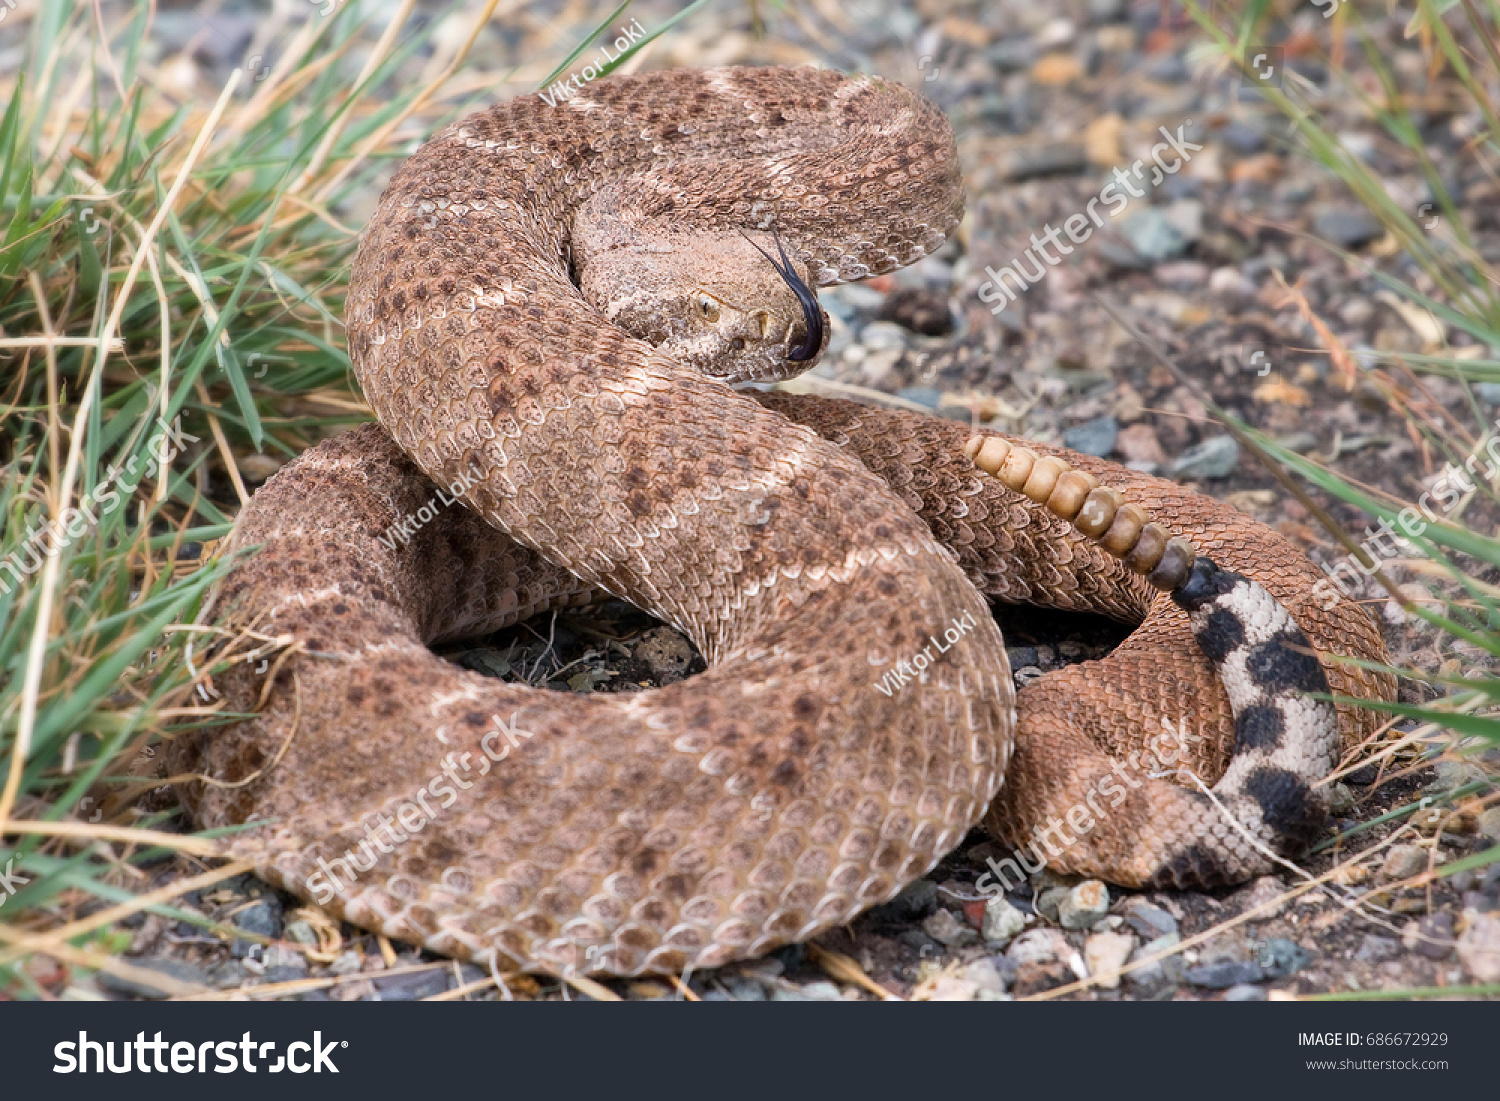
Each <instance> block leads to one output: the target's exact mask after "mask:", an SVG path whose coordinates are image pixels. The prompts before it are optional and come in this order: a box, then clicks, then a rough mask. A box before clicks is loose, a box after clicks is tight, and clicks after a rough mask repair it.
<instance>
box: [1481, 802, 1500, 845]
mask: <svg viewBox="0 0 1500 1101" xmlns="http://www.w3.org/2000/svg"><path fill="white" fill-rule="evenodd" d="M1479 832H1480V833H1481V834H1482V835H1483V836H1485V837H1487V838H1489V839H1490V840H1491V841H1496V842H1500V807H1491V808H1490V809H1489V810H1487V811H1485V812H1484V813H1483V814H1481V815H1480V816H1479Z"/></svg>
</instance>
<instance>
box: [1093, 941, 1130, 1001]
mask: <svg viewBox="0 0 1500 1101" xmlns="http://www.w3.org/2000/svg"><path fill="white" fill-rule="evenodd" d="M1135 944H1136V941H1135V937H1133V936H1131V935H1130V934H1129V933H1095V934H1094V935H1093V936H1091V937H1089V939H1088V940H1087V941H1086V942H1085V943H1084V946H1083V959H1084V963H1085V965H1087V967H1088V971H1089V974H1090V975H1093V976H1094V977H1096V978H1097V979H1098V980H1099V985H1100V986H1102V987H1103V988H1104V989H1106V990H1114V989H1115V988H1116V987H1118V986H1119V985H1120V968H1122V967H1124V966H1125V961H1126V960H1127V959H1129V958H1130V953H1131V952H1132V951H1133V950H1134V949H1135Z"/></svg>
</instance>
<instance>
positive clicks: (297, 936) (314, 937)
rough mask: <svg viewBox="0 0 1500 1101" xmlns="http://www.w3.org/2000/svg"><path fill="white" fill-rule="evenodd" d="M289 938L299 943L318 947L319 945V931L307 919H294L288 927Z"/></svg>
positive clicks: (287, 934) (287, 936)
mask: <svg viewBox="0 0 1500 1101" xmlns="http://www.w3.org/2000/svg"><path fill="white" fill-rule="evenodd" d="M286 938H287V940H294V941H296V942H297V943H298V944H307V945H311V946H312V947H314V948H316V947H317V945H318V931H317V930H316V929H314V928H313V927H312V925H311V924H310V923H309V922H306V921H294V922H292V923H291V924H290V925H288V926H287V927H286Z"/></svg>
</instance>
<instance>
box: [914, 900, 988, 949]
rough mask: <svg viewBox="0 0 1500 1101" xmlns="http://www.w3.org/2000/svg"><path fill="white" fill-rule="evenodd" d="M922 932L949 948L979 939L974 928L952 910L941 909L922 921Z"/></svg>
mask: <svg viewBox="0 0 1500 1101" xmlns="http://www.w3.org/2000/svg"><path fill="white" fill-rule="evenodd" d="M922 932H924V933H926V934H927V935H928V936H929V937H931V938H932V939H933V940H935V941H937V942H938V943H939V944H946V945H947V946H948V947H949V948H954V947H957V946H958V945H960V944H971V943H973V942H974V941H976V940H978V939H979V938H978V935H977V934H976V933H975V932H974V930H973V929H970V928H969V927H968V926H967V925H965V924H964V923H963V922H962V921H960V920H959V919H958V918H957V917H955V916H954V915H953V911H952V910H943V909H940V910H938V911H937V912H936V913H934V914H932V915H931V916H930V917H928V918H927V919H926V920H925V921H923V922H922Z"/></svg>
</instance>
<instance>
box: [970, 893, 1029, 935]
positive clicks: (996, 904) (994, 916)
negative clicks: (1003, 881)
mask: <svg viewBox="0 0 1500 1101" xmlns="http://www.w3.org/2000/svg"><path fill="white" fill-rule="evenodd" d="M1025 928H1026V915H1025V914H1023V913H1021V911H1020V910H1017V909H1016V908H1015V907H1014V906H1012V905H1011V904H1010V902H1009V900H1008V899H1006V897H1005V896H1004V895H997V896H996V897H994V898H992V899H990V900H989V902H987V903H985V906H984V922H983V924H982V925H981V926H980V934H981V935H982V936H983V937H984V939H985V941H986V943H988V944H993V945H995V946H997V947H999V946H1003V945H1005V944H1008V943H1009V942H1010V940H1011V938H1012V937H1014V936H1016V934H1018V933H1020V932H1022V931H1023V930H1024V929H1025Z"/></svg>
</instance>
